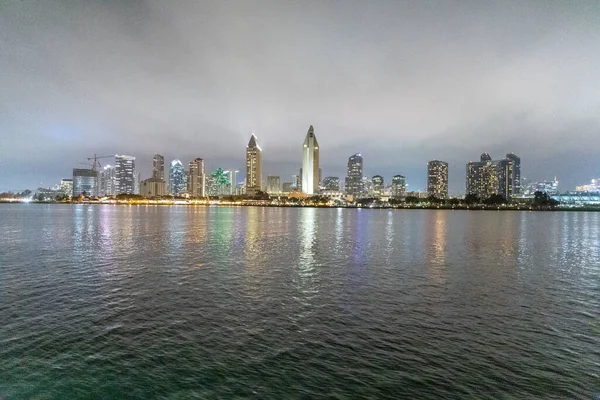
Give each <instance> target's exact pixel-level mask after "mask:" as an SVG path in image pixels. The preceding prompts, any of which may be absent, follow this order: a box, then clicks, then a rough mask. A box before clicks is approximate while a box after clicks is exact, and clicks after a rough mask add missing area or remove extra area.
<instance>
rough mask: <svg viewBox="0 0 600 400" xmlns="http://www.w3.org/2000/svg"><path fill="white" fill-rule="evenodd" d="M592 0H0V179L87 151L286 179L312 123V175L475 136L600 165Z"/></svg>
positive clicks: (527, 163) (143, 166) (19, 181)
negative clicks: (357, 156)
mask: <svg viewBox="0 0 600 400" xmlns="http://www.w3.org/2000/svg"><path fill="white" fill-rule="evenodd" d="M599 110H600V2H598V1H595V0H590V1H573V2H564V1H550V0H543V1H523V0H519V1H508V0H507V1H500V2H483V1H448V0H443V1H439V2H435V1H427V2H399V1H390V2H385V1H378V2H377V1H376V2H364V1H356V2H353V1H350V0H343V1H326V2H325V1H309V2H296V1H273V2H271V1H252V0H240V1H213V2H199V1H141V0H128V1H119V0H114V1H108V0H105V1H101V0H88V1H82V0H79V1H48V0H40V1H18V0H0V138H1V139H0V191H2V190H7V189H21V188H26V187H29V188H34V187H37V186H39V185H51V184H54V183H55V182H57V181H58V180H59V179H60V178H61V177H66V176H69V174H70V170H71V168H73V167H75V166H78V162H81V161H85V157H87V156H89V155H92V154H94V153H98V154H100V153H106V154H115V153H123V154H131V155H135V156H136V157H137V164H138V166H139V169H140V170H141V172H142V175H143V176H148V175H149V171H150V164H151V155H152V154H153V153H156V152H159V153H163V154H164V155H165V156H166V158H167V159H173V158H179V159H181V160H182V161H184V162H187V161H189V160H190V159H192V158H194V157H198V156H199V157H202V158H204V159H205V160H206V161H207V164H208V167H209V168H211V169H212V168H216V167H218V166H223V167H233V168H237V169H240V170H242V169H243V166H244V149H245V145H246V143H247V140H248V138H249V135H250V132H253V131H254V132H256V134H257V136H258V139H259V143H260V145H261V147H262V148H263V150H264V162H265V166H264V171H265V174H268V173H270V174H280V175H282V176H283V180H288V179H286V177H290V176H291V174H293V173H295V172H296V171H297V169H298V168H299V167H300V162H301V145H302V142H303V139H304V135H305V133H306V130H307V129H308V126H309V125H310V124H313V125H314V126H315V130H316V134H317V136H318V138H319V144H320V146H321V163H322V166H323V169H324V173H325V174H326V175H337V176H343V175H344V174H345V164H346V160H347V158H348V156H349V155H351V154H352V153H354V152H359V151H360V152H362V153H363V155H364V157H365V168H366V171H365V172H366V173H367V174H368V175H373V174H383V175H384V176H385V177H386V179H389V178H390V177H391V175H393V174H396V173H402V174H404V175H406V176H407V180H408V182H409V184H410V186H411V187H412V188H422V187H424V184H425V163H426V161H427V160H428V159H433V158H438V159H443V160H446V161H448V162H450V174H451V177H450V181H451V191H452V192H453V193H457V192H461V191H463V190H464V169H465V163H466V162H467V161H469V160H471V159H476V158H478V156H479V154H480V153H482V152H483V151H487V152H489V153H491V154H492V156H494V157H502V156H503V155H504V154H505V153H507V152H509V151H514V152H516V153H517V154H519V155H520V156H521V157H522V160H523V161H522V164H523V166H522V168H523V175H524V176H526V177H529V178H532V179H547V178H552V177H553V176H555V175H556V176H558V177H559V179H560V180H561V184H562V187H563V188H565V189H566V188H571V187H572V186H574V185H575V184H576V183H585V182H587V181H588V180H589V179H590V178H592V177H595V176H599V175H600V162H599V161H598V144H597V143H598V139H599V138H600V112H599Z"/></svg>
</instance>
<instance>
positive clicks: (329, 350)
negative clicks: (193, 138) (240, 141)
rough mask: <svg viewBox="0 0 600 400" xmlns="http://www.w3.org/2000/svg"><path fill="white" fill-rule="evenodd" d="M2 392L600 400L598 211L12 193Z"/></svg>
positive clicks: (0, 267) (1, 218)
mask: <svg viewBox="0 0 600 400" xmlns="http://www.w3.org/2000/svg"><path fill="white" fill-rule="evenodd" d="M0 228H1V236H0V322H1V323H0V396H3V397H4V398H6V399H8V400H12V399H155V398H156V399H191V398H209V399H210V398H218V399H237V398H255V399H270V398H277V399H319V398H337V399H351V398H352V399H354V398H371V399H383V398H394V399H397V398H407V399H408V398H410V399H413V398H414V399H417V398H418V399H469V398H474V399H475V398H476V399H486V398H489V399H515V398H518V399H595V398H597V397H598V395H600V213H575V212H567V213H563V212H555V213H554V212H547V213H540V212H538V213H535V212H522V213H520V212H491V211H487V212H476V211H431V210H428V211H415V210H405V211H402V210H396V211H389V210H351V209H347V210H342V209H313V208H303V209H295V208H251V207H246V208H241V207H238V208H226V207H200V206H199V207H185V206H173V207H153V206H93V205H92V206H84V205H34V204H31V205H0Z"/></svg>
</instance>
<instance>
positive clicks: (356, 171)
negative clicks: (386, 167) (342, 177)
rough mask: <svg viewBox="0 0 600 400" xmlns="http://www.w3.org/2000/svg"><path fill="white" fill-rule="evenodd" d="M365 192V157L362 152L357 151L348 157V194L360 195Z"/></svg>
mask: <svg viewBox="0 0 600 400" xmlns="http://www.w3.org/2000/svg"><path fill="white" fill-rule="evenodd" d="M363 192H364V191H363V158H362V155H361V154H360V153H356V154H354V155H352V156H350V158H348V175H347V176H346V194H349V195H352V196H354V197H360V196H362V195H363Z"/></svg>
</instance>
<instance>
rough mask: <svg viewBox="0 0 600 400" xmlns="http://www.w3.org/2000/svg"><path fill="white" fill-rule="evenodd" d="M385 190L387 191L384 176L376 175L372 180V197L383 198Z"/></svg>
mask: <svg viewBox="0 0 600 400" xmlns="http://www.w3.org/2000/svg"><path fill="white" fill-rule="evenodd" d="M384 189H385V185H384V181H383V176H381V175H374V176H373V177H372V178H371V196H373V197H376V198H377V197H381V196H383V194H384Z"/></svg>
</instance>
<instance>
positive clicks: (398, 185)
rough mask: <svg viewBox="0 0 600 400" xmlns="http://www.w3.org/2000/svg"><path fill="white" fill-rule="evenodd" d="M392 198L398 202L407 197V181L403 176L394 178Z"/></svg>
mask: <svg viewBox="0 0 600 400" xmlns="http://www.w3.org/2000/svg"><path fill="white" fill-rule="evenodd" d="M392 197H393V198H394V199H396V200H398V199H403V198H405V197H406V179H405V178H404V176H402V175H394V176H393V177H392Z"/></svg>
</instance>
